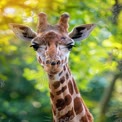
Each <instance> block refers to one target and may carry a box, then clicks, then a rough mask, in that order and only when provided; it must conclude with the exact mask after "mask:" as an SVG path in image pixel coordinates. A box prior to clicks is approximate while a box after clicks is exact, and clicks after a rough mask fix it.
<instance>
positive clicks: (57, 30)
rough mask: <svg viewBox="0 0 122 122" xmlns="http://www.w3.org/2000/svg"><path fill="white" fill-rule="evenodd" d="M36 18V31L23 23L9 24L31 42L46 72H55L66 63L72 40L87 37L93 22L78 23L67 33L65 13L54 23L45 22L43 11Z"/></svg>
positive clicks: (67, 16)
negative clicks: (78, 24)
mask: <svg viewBox="0 0 122 122" xmlns="http://www.w3.org/2000/svg"><path fill="white" fill-rule="evenodd" d="M38 18H39V19H38V25H37V33H36V32H34V31H33V30H32V29H31V28H30V27H28V26H25V25H21V24H15V23H11V24H9V26H10V28H11V29H12V30H13V32H14V33H15V35H16V36H17V37H19V38H20V39H23V40H27V41H30V42H31V47H33V48H34V50H36V53H37V59H38V61H39V63H40V64H41V65H42V66H43V67H44V70H45V71H46V72H48V74H56V73H58V72H59V71H60V70H61V69H62V67H63V65H64V64H66V63H67V61H68V56H69V53H70V50H71V48H72V47H73V45H74V42H75V41H81V40H83V39H85V38H87V37H88V36H89V34H90V32H91V31H92V30H93V28H94V27H95V24H86V25H80V26H77V27H75V28H74V29H73V30H72V31H71V32H70V33H68V20H69V15H68V14H67V13H64V14H62V15H61V16H60V19H59V22H58V24H56V25H50V24H49V23H48V22H47V16H46V14H45V13H42V12H41V13H39V15H38Z"/></svg>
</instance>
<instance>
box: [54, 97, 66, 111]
mask: <svg viewBox="0 0 122 122" xmlns="http://www.w3.org/2000/svg"><path fill="white" fill-rule="evenodd" d="M65 106H66V105H65V100H64V99H62V98H60V99H58V100H57V102H56V108H57V109H58V110H59V111H60V110H62V109H64V108H65Z"/></svg>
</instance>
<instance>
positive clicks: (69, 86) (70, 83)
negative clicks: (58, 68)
mask: <svg viewBox="0 0 122 122" xmlns="http://www.w3.org/2000/svg"><path fill="white" fill-rule="evenodd" d="M68 88H69V92H70V94H71V95H72V94H73V86H72V82H71V80H69V83H68Z"/></svg>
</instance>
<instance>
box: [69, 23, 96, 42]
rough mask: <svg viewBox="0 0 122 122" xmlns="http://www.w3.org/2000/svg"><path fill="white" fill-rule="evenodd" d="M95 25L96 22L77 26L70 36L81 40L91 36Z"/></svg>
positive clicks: (75, 39)
mask: <svg viewBox="0 0 122 122" xmlns="http://www.w3.org/2000/svg"><path fill="white" fill-rule="evenodd" d="M95 26H96V25H95V24H86V25H81V26H77V27H75V28H74V29H73V30H72V31H71V32H70V33H69V37H70V38H72V39H74V41H81V40H83V39H85V38H87V37H88V36H89V34H90V32H91V31H92V30H93V29H94V28H95Z"/></svg>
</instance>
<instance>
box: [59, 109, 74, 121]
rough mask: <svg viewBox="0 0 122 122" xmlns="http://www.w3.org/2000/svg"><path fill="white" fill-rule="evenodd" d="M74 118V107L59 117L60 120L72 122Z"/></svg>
mask: <svg viewBox="0 0 122 122" xmlns="http://www.w3.org/2000/svg"><path fill="white" fill-rule="evenodd" d="M73 118H74V112H73V108H72V110H70V111H68V112H67V113H66V114H65V115H63V116H61V117H60V118H59V122H70V120H72V119H73Z"/></svg>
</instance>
